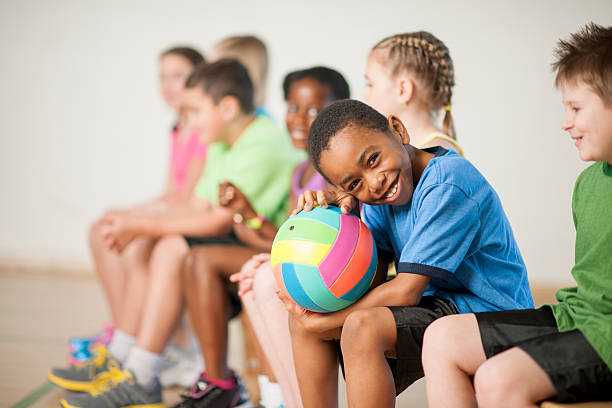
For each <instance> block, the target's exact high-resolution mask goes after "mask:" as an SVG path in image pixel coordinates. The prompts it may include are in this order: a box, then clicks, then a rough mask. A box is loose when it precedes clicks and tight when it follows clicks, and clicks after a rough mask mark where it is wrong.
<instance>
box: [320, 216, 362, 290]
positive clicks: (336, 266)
mask: <svg viewBox="0 0 612 408" xmlns="http://www.w3.org/2000/svg"><path fill="white" fill-rule="evenodd" d="M358 236H359V218H357V217H352V216H350V215H341V216H340V230H339V231H338V237H337V238H336V241H335V242H334V244H333V245H332V247H331V249H330V250H329V252H328V253H327V255H326V256H325V258H324V259H323V260H322V261H321V264H320V265H319V272H320V273H321V277H322V278H323V282H325V285H326V286H327V287H328V288H329V287H330V286H331V285H333V284H334V282H335V281H336V279H338V276H339V275H340V273H341V272H342V271H343V270H344V268H345V267H346V264H347V263H348V261H349V260H350V259H351V256H352V255H353V251H354V250H355V245H357V238H358Z"/></svg>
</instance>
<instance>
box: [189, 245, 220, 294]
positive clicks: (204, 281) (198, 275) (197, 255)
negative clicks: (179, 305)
mask: <svg viewBox="0 0 612 408" xmlns="http://www.w3.org/2000/svg"><path fill="white" fill-rule="evenodd" d="M210 256H211V255H210V254H208V253H207V252H206V251H203V250H201V248H197V247H196V248H193V249H191V250H190V251H189V252H188V253H187V255H185V259H184V262H183V266H182V268H181V278H182V280H183V284H184V285H197V286H198V287H206V286H208V283H209V282H210V280H211V279H212V278H213V275H214V272H215V271H214V268H212V267H211V263H210V262H209V257H210Z"/></svg>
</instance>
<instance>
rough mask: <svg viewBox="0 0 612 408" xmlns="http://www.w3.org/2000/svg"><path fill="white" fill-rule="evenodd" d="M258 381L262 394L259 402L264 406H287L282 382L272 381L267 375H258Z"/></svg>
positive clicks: (276, 407) (275, 407)
mask: <svg viewBox="0 0 612 408" xmlns="http://www.w3.org/2000/svg"><path fill="white" fill-rule="evenodd" d="M257 383H258V385H259V394H260V396H261V400H260V401H259V403H260V404H261V405H262V406H264V407H273V408H278V407H284V406H285V405H284V404H285V401H284V400H283V392H282V391H281V387H280V384H278V383H275V382H271V381H270V379H269V378H268V376H266V375H258V376H257Z"/></svg>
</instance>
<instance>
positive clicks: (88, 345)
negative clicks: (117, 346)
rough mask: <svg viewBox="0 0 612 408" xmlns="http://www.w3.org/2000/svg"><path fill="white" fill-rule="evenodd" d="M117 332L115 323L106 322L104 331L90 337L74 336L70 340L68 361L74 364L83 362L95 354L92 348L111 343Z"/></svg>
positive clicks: (103, 327)
mask: <svg viewBox="0 0 612 408" xmlns="http://www.w3.org/2000/svg"><path fill="white" fill-rule="evenodd" d="M114 332H115V326H114V325H113V324H105V325H104V326H102V331H100V332H99V333H96V334H94V335H93V336H90V337H73V338H72V339H70V340H69V341H68V351H69V352H70V357H69V358H68V361H69V362H70V364H72V365H77V364H81V363H83V362H84V361H85V360H87V359H89V358H91V357H92V356H93V353H92V350H93V349H94V348H95V346H104V347H106V345H108V343H110V341H111V339H112V338H113V333H114Z"/></svg>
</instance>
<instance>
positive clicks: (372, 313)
mask: <svg viewBox="0 0 612 408" xmlns="http://www.w3.org/2000/svg"><path fill="white" fill-rule="evenodd" d="M396 330H397V329H396V324H395V319H394V318H393V314H392V313H391V311H390V310H389V309H388V308H386V307H377V308H373V309H366V310H359V311H357V312H354V313H351V314H350V315H349V316H348V317H347V318H346V320H345V321H344V326H343V328H342V337H341V341H340V344H341V347H342V357H343V360H344V372H345V375H346V392H347V398H348V405H349V406H350V407H393V406H395V383H394V380H393V374H392V373H391V368H390V367H389V364H388V362H387V359H386V357H385V354H389V353H393V352H394V351H395V343H396V337H397V335H396Z"/></svg>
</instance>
